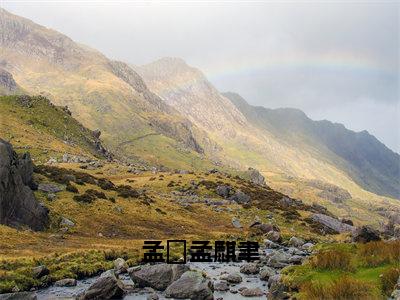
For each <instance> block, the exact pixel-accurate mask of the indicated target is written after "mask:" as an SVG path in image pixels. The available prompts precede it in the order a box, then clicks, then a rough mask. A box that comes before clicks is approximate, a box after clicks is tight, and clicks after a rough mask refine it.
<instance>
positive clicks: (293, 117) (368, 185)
mask: <svg viewBox="0 0 400 300" xmlns="http://www.w3.org/2000/svg"><path fill="white" fill-rule="evenodd" d="M224 95H225V96H226V97H227V98H229V99H230V100H231V101H232V103H233V104H235V105H236V107H237V108H238V109H239V110H240V111H241V112H242V113H243V114H244V115H245V116H246V118H247V120H249V122H252V123H253V124H254V125H255V126H258V127H261V128H264V129H266V130H268V131H269V132H271V133H273V134H274V135H275V136H276V137H277V138H278V139H282V140H285V141H286V142H288V143H291V144H292V145H293V146H300V147H301V146H303V147H304V145H305V144H306V145H307V146H308V147H314V148H316V149H317V150H318V152H319V154H320V156H322V157H326V158H328V159H330V160H331V162H332V163H333V164H336V165H339V166H340V167H341V168H343V169H344V170H345V171H346V172H347V173H348V174H349V176H351V178H352V179H353V180H354V181H355V182H356V183H358V184H360V185H361V186H362V187H363V188H364V189H366V190H368V191H371V192H374V193H377V194H380V195H386V196H391V197H395V198H400V184H399V182H400V155H398V154H397V153H394V152H393V151H391V150H390V149H388V148H387V147H386V146H385V145H384V144H382V143H381V142H379V141H378V140H377V139H376V138H375V137H374V136H372V135H370V134H369V133H368V132H366V131H362V132H354V131H351V130H348V129H346V128H345V127H344V126H343V125H342V124H334V123H332V122H329V121H326V120H324V121H313V120H311V119H309V118H308V117H307V116H306V115H305V114H304V113H303V112H302V111H300V110H296V109H291V108H282V109H267V108H264V107H254V106H251V105H249V104H248V103H247V102H246V101H245V100H244V99H243V98H242V97H240V96H239V95H237V94H234V93H225V94H224Z"/></svg>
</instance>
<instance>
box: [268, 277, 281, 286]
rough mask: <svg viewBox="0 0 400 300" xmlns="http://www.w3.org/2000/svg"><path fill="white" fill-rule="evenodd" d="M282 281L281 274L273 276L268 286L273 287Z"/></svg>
mask: <svg viewBox="0 0 400 300" xmlns="http://www.w3.org/2000/svg"><path fill="white" fill-rule="evenodd" d="M280 280H281V275H280V274H276V275H273V276H271V277H270V278H269V279H268V283H267V286H268V287H271V286H272V285H273V284H274V283H275V282H278V281H280Z"/></svg>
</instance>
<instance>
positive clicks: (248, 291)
mask: <svg viewBox="0 0 400 300" xmlns="http://www.w3.org/2000/svg"><path fill="white" fill-rule="evenodd" d="M240 295H242V296H243V297H261V296H264V292H263V291H262V290H261V289H260V288H258V287H256V288H244V289H242V290H241V291H240Z"/></svg>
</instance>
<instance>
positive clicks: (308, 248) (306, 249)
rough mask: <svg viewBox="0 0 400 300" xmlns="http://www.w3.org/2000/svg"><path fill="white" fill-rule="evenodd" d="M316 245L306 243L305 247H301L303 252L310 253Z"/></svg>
mask: <svg viewBox="0 0 400 300" xmlns="http://www.w3.org/2000/svg"><path fill="white" fill-rule="evenodd" d="M314 246H315V245H314V244H313V243H310V242H309V243H305V244H304V245H303V246H301V249H302V250H305V251H310V250H311V248H312V247H314Z"/></svg>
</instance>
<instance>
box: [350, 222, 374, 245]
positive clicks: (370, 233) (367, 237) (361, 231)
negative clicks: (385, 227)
mask: <svg viewBox="0 0 400 300" xmlns="http://www.w3.org/2000/svg"><path fill="white" fill-rule="evenodd" d="M352 238H353V241H354V242H357V243H368V242H372V241H380V240H381V237H380V234H379V231H377V230H376V229H374V228H372V227H371V226H368V225H365V226H362V227H358V228H357V229H356V230H355V231H354V232H353V234H352Z"/></svg>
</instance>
